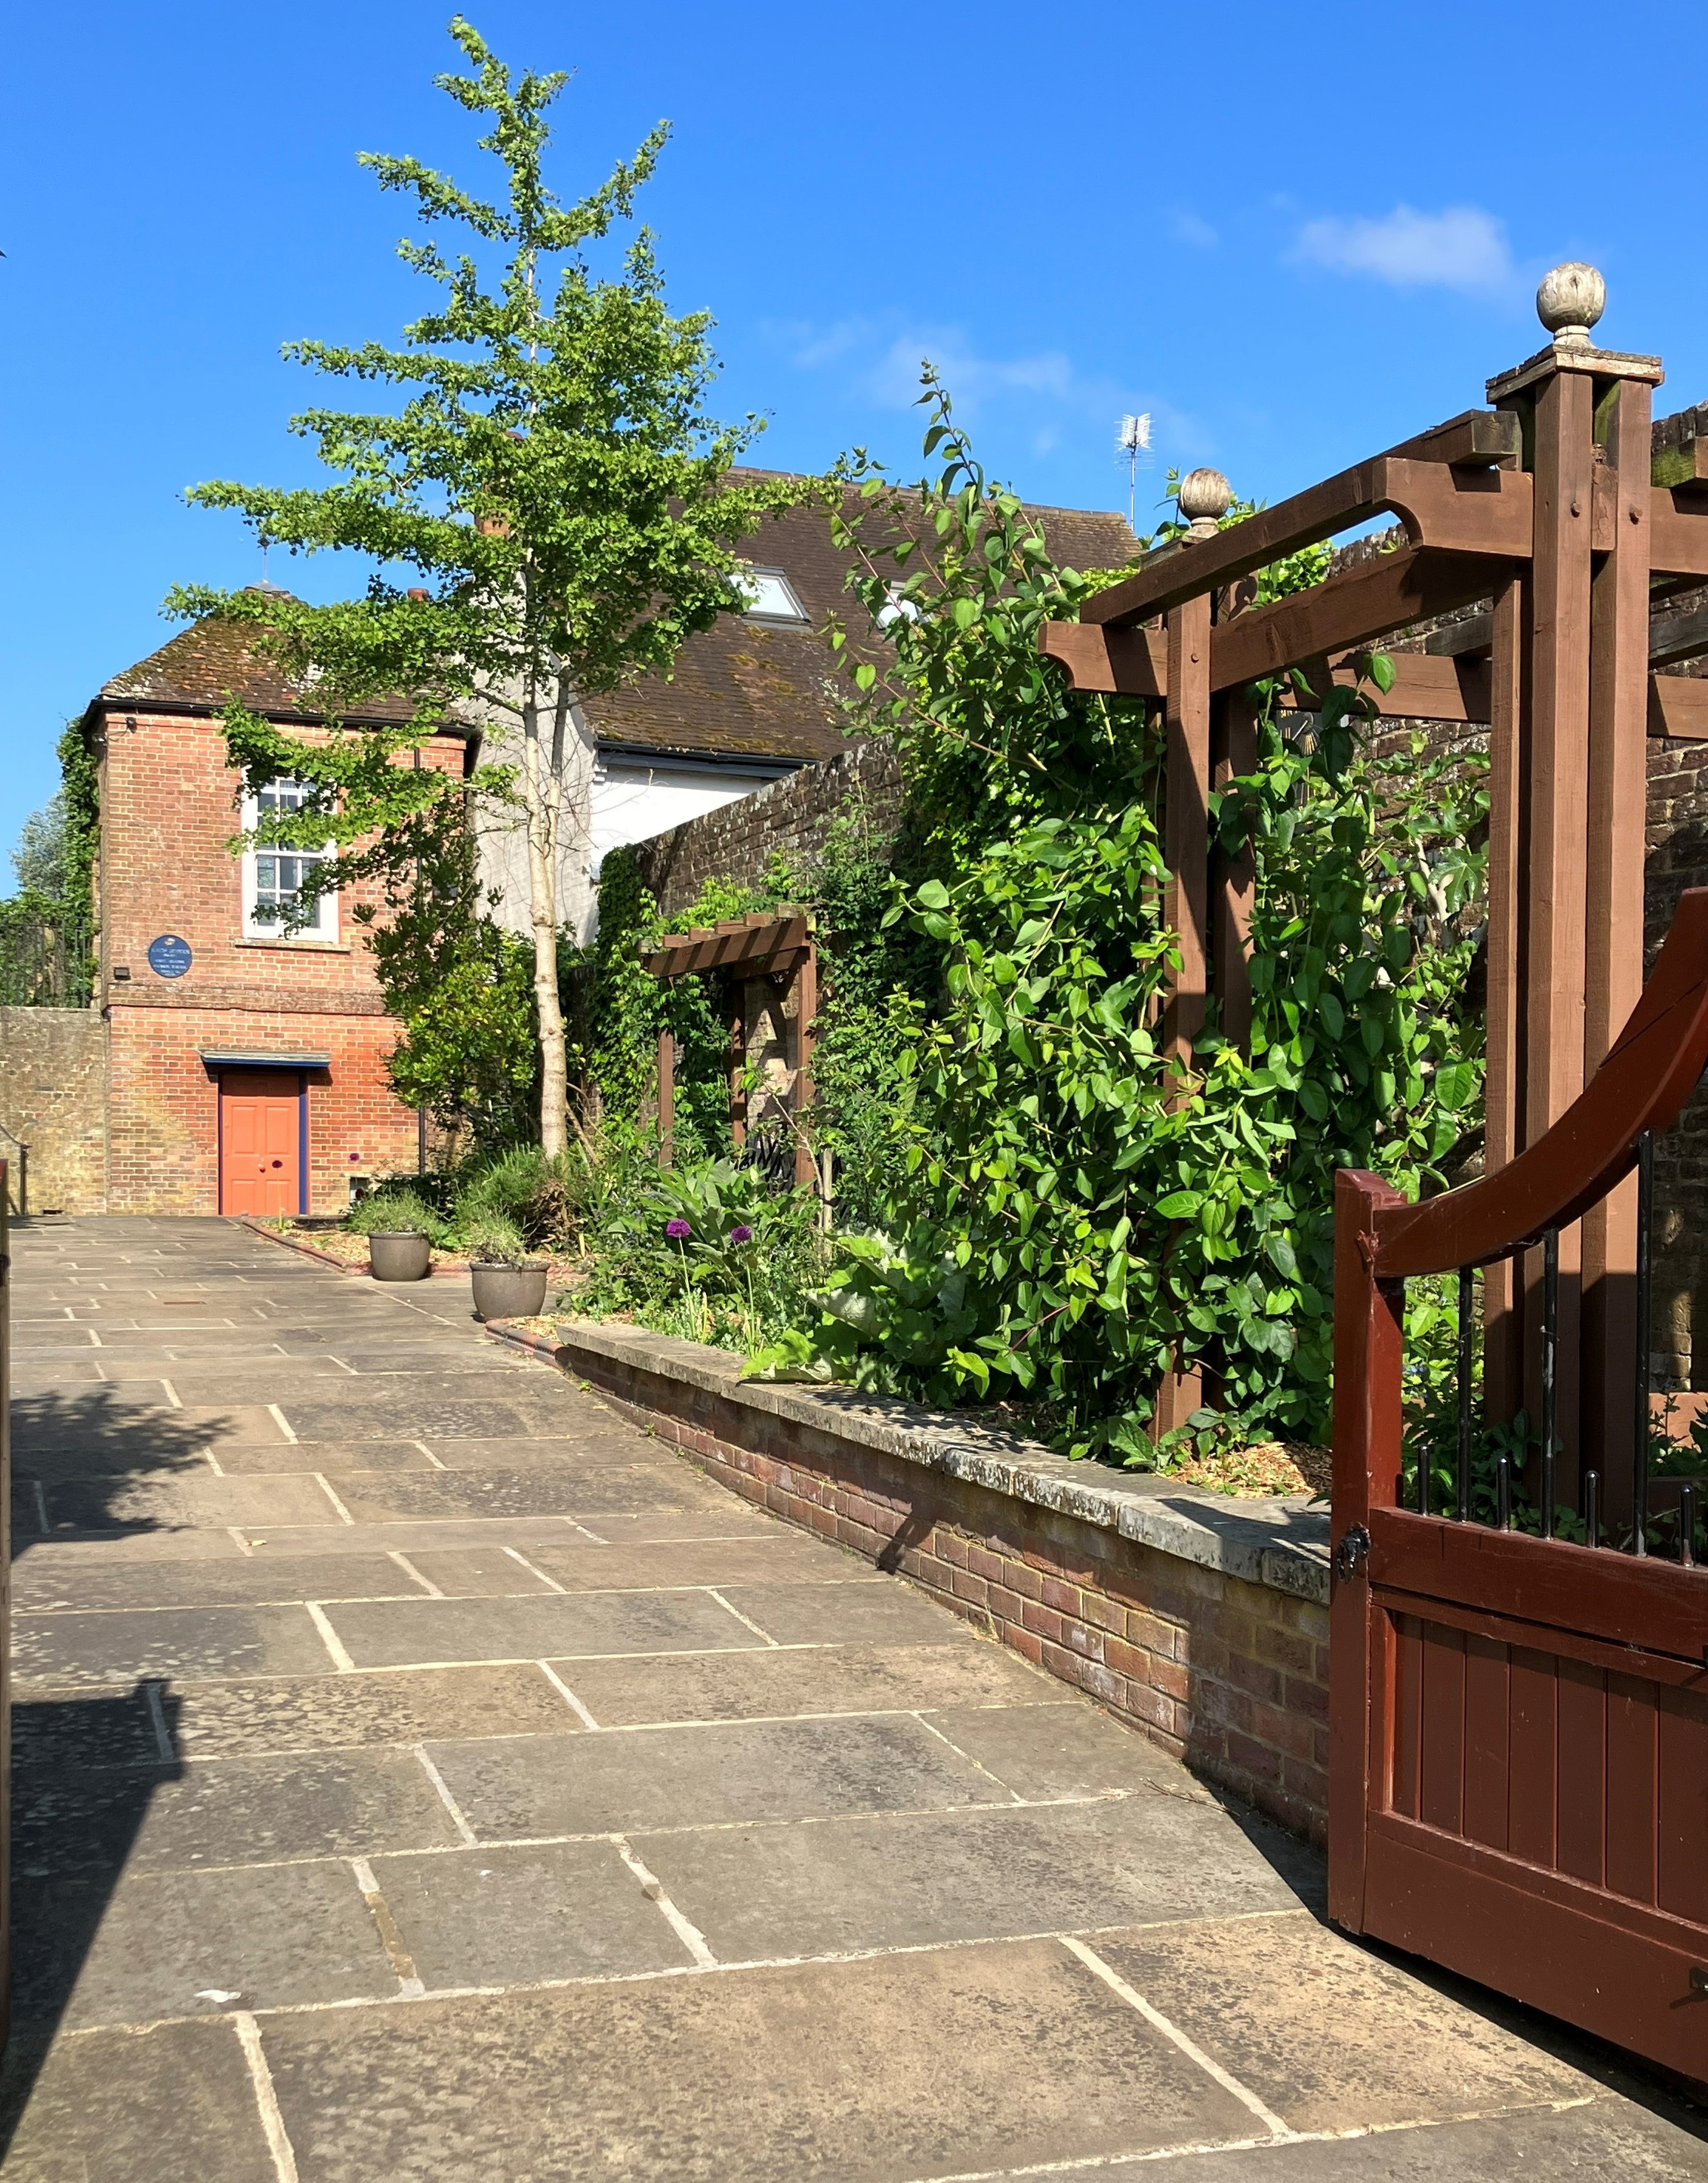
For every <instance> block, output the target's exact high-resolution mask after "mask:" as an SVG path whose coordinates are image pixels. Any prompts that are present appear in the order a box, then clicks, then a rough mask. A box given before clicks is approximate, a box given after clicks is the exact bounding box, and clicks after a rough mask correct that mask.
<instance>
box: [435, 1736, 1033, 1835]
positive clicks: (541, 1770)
mask: <svg viewBox="0 0 1708 2183" xmlns="http://www.w3.org/2000/svg"><path fill="white" fill-rule="evenodd" d="M428 1755H429V1756H430V1758H431V1759H432V1761H433V1763H434V1764H435V1766H436V1767H437V1768H438V1769H439V1771H440V1773H441V1775H442V1776H443V1777H444V1780H445V1781H446V1786H448V1787H449V1789H450V1791H451V1794H452V1797H454V1798H455V1800H456V1803H457V1809H458V1810H459V1811H460V1812H461V1813H462V1814H463V1817H464V1819H466V1820H467V1821H468V1823H469V1826H470V1827H471V1828H472V1829H473V1830H474V1833H475V1834H476V1835H477V1836H479V1837H480V1839H481V1840H482V1841H506V1840H511V1839H516V1838H519V1837H526V1836H541V1835H587V1834H607V1833H632V1832H633V1831H634V1830H636V1829H637V1828H639V1829H646V1828H651V1827H679V1826H682V1827H693V1828H696V1829H697V1828H713V1829H718V1828H724V1827H728V1826H732V1825H738V1826H739V1825H742V1824H744V1823H746V1822H748V1821H755V1822H764V1821H767V1820H775V1819H825V1818H829V1817H830V1816H831V1815H832V1814H836V1813H841V1812H889V1811H929V1810H932V1809H934V1808H940V1807H946V1808H951V1809H956V1810H958V1809H960V1808H962V1807H963V1806H968V1805H973V1804H1007V1803H1011V1802H1012V1798H1011V1797H1010V1794H1009V1792H1008V1791H1007V1789H1006V1787H1005V1786H1003V1785H1002V1784H1001V1782H1000V1781H997V1780H995V1779H994V1778H993V1777H992V1776H991V1775H989V1774H988V1773H985V1772H984V1771H983V1770H982V1769H979V1767H977V1766H975V1765H973V1764H971V1763H970V1762H969V1761H968V1760H967V1759H965V1758H962V1757H961V1755H960V1754H959V1753H957V1752H956V1751H954V1750H952V1749H951V1747H949V1746H948V1745H947V1744H946V1743H945V1742H944V1741H943V1740H942V1739H941V1738H940V1736H936V1735H934V1733H933V1732H932V1730H930V1729H929V1727H928V1726H927V1725H925V1724H924V1723H923V1721H919V1720H916V1719H912V1716H910V1715H908V1714H895V1715H892V1716H890V1717H889V1718H887V1719H877V1720H849V1719H836V1720H788V1721H757V1722H751V1721H731V1722H724V1721H719V1722H714V1723H710V1724H708V1725H705V1726H702V1727H696V1728H658V1729H646V1730H640V1731H639V1732H637V1733H636V1734H635V1735H634V1736H575V1737H569V1736H521V1737H516V1738H513V1739H512V1738H506V1739H505V1740H504V1741H491V1740H486V1739H483V1740H481V1741H478V1742H474V1743H435V1744H430V1745H429V1747H428ZM696 1838H697V1837H696Z"/></svg>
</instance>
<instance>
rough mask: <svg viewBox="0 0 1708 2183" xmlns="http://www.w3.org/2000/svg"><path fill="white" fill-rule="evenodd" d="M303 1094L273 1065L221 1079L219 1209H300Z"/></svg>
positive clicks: (264, 1211) (288, 1211)
mask: <svg viewBox="0 0 1708 2183" xmlns="http://www.w3.org/2000/svg"><path fill="white" fill-rule="evenodd" d="M301 1147H302V1094H301V1093H300V1091H298V1089H297V1079H296V1078H295V1077H293V1076H291V1075H286V1074H285V1073H284V1072H283V1071H281V1070H277V1069H228V1070H227V1071H226V1073H225V1075H224V1076H222V1077H221V1079H220V1080H219V1210H220V1211H221V1212H222V1213H261V1214H279V1213H285V1214H291V1213H300V1212H301V1211H302V1162H301Z"/></svg>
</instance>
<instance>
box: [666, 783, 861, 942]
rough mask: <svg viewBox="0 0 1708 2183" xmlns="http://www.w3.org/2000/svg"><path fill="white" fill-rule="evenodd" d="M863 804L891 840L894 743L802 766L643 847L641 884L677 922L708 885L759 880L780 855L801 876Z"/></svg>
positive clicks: (675, 827) (672, 829)
mask: <svg viewBox="0 0 1708 2183" xmlns="http://www.w3.org/2000/svg"><path fill="white" fill-rule="evenodd" d="M856 800H858V801H859V802H860V803H863V805H864V807H865V808H866V811H867V814H868V819H869V821H870V824H871V825H872V828H873V832H874V833H875V834H876V835H877V836H879V839H880V840H887V839H889V838H890V837H892V836H894V834H895V831H896V827H897V825H899V824H900V823H901V767H900V765H899V764H898V763H897V761H896V753H895V750H894V748H893V747H891V746H890V744H889V743H887V742H864V743H853V744H851V745H850V746H849V747H848V749H847V750H846V752H844V753H843V754H842V755H841V756H840V758H830V759H828V760H827V761H826V762H825V763H824V764H822V765H808V766H803V767H802V768H801V770H800V771H799V772H798V773H791V774H789V775H786V776H785V778H784V779H783V780H774V781H773V782H771V784H770V785H769V786H768V787H765V788H762V789H760V790H758V791H757V793H755V794H754V795H752V796H744V797H740V799H739V801H737V802H736V803H726V804H724V805H722V806H721V807H720V808H718V810H716V811H708V812H707V813H706V814H705V815H704V817H703V818H699V819H689V820H688V821H687V823H686V824H685V825H681V826H673V827H672V828H671V829H670V830H669V831H668V833H664V834H655V835H653V836H652V837H651V839H650V840H648V841H645V842H636V843H635V855H636V857H637V858H639V859H640V877H641V880H642V881H643V883H644V884H645V885H646V886H647V887H648V888H649V889H650V890H651V891H652V895H653V897H655V899H656V900H657V904H658V907H659V908H660V909H662V910H663V913H664V914H665V915H666V916H667V917H673V916H674V914H676V912H677V911H678V910H680V909H685V908H687V907H688V905H689V903H691V902H692V901H694V900H695V898H696V897H697V895H698V894H699V892H700V890H701V888H702V887H703V886H705V884H706V882H707V880H710V879H724V878H734V879H740V880H757V879H758V878H759V877H761V875H762V874H763V872H764V870H765V868H766V866H767V865H768V864H769V863H770V861H771V859H772V858H773V857H774V856H775V855H778V854H779V853H780V854H781V855H782V856H784V857H785V858H786V859H787V860H788V862H789V864H790V866H791V867H792V868H793V869H796V870H800V869H802V868H804V867H806V866H808V865H810V864H811V863H812V859H813V858H814V857H815V856H816V855H817V854H818V851H819V850H820V849H821V848H822V847H823V842H824V837H825V836H826V834H827V833H828V832H829V830H830V827H831V825H832V823H833V822H834V821H835V819H836V818H837V817H838V815H839V814H840V813H841V812H842V811H843V810H844V809H845V808H847V807H848V805H849V804H850V803H853V802H855V801H856Z"/></svg>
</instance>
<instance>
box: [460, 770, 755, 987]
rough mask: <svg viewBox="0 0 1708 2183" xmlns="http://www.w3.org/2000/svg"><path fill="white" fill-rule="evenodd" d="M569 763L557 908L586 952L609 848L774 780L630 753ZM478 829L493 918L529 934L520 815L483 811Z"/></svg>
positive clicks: (525, 854) (642, 837) (524, 843)
mask: <svg viewBox="0 0 1708 2183" xmlns="http://www.w3.org/2000/svg"><path fill="white" fill-rule="evenodd" d="M572 766H573V769H574V772H573V777H572V778H571V779H568V780H566V781H565V783H564V795H563V822H562V825H561V828H560V830H559V836H558V849H557V905H558V916H559V919H561V921H562V922H563V924H564V925H568V928H569V929H570V930H571V931H573V932H574V933H575V934H576V936H577V937H578V938H579V940H580V942H581V943H582V945H583V946H584V947H585V945H586V943H587V942H589V941H590V940H591V939H592V937H593V935H594V932H595V930H596V927H597V925H598V915H599V867H600V865H601V864H602V862H603V861H604V858H605V853H606V851H607V849H615V848H619V847H622V846H623V845H624V843H626V842H644V841H646V840H647V839H649V837H650V836H652V835H654V834H663V833H664V832H665V831H667V830H668V829H669V828H670V827H672V826H679V825H684V824H685V822H686V821H687V820H688V819H697V818H699V817H700V816H701V814H703V813H705V812H707V811H715V810H717V809H718V806H719V805H720V804H724V803H735V802H736V801H737V800H738V799H739V798H740V797H743V796H751V795H752V794H753V793H754V792H755V790H757V789H761V788H763V787H765V786H768V781H769V780H770V779H772V778H774V776H772V775H765V774H762V773H759V772H757V771H750V770H745V769H744V770H735V769H727V768H724V767H720V766H719V765H718V764H716V762H715V761H708V762H707V764H704V765H700V764H694V763H692V762H691V761H688V760H685V759H681V758H676V759H671V760H668V761H664V762H661V763H659V764H652V762H651V761H650V760H648V759H646V758H636V757H629V756H628V755H626V754H625V755H622V756H616V755H613V756H608V757H607V756H601V757H599V758H596V759H595V760H594V761H593V763H592V764H591V765H590V764H588V762H587V754H586V753H585V748H583V749H578V750H577V751H576V752H575V753H574V754H573V758H572ZM566 770H567V769H566ZM578 789H579V794H578V793H577V790H578ZM477 825H478V826H479V829H480V878H481V882H482V885H483V886H485V887H486V888H487V889H488V890H489V891H491V892H494V893H496V896H497V897H498V899H497V902H496V904H495V905H494V907H493V909H492V914H493V916H494V917H495V918H496V919H497V921H498V923H499V924H500V925H504V926H506V927H507V929H508V930H511V931H512V932H519V933H523V934H526V933H527V932H528V931H529V930H530V925H529V922H528V845H527V837H526V835H525V833H524V830H523V828H522V826H521V825H520V823H519V814H508V813H506V812H504V811H502V810H499V809H496V808H490V807H484V808H482V809H481V811H480V815H479V818H478V820H477Z"/></svg>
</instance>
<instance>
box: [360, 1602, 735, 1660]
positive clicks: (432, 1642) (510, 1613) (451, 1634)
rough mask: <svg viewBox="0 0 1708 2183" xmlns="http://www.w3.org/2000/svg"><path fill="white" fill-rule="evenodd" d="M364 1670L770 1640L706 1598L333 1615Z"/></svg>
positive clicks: (403, 1606)
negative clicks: (414, 1664) (413, 1664)
mask: <svg viewBox="0 0 1708 2183" xmlns="http://www.w3.org/2000/svg"><path fill="white" fill-rule="evenodd" d="M325 1612H326V1619H327V1621H328V1622H329V1623H330V1625H331V1627H332V1629H333V1631H334V1632H335V1635H336V1636H337V1638H338V1640H339V1641H340V1643H341V1644H342V1645H343V1647H345V1649H346V1651H347V1653H349V1655H350V1658H351V1660H352V1663H353V1664H354V1665H355V1666H357V1667H358V1668H385V1667H401V1666H403V1665H405V1664H408V1663H409V1662H411V1661H421V1662H428V1661H452V1660H560V1659H561V1660H569V1659H574V1658H578V1657H579V1655H581V1654H583V1653H595V1654H601V1653H683V1652H696V1653H697V1652H705V1651H708V1650H709V1651H716V1652H739V1651H742V1650H745V1649H746V1648H749V1647H755V1646H760V1645H762V1644H763V1643H764V1642H765V1640H764V1638H763V1637H762V1636H760V1635H759V1634H758V1632H757V1631H756V1630H750V1629H749V1628H748V1627H747V1625H746V1624H745V1623H744V1622H742V1621H741V1620H740V1619H739V1618H738V1617H737V1616H736V1615H735V1614H732V1613H731V1612H730V1610H729V1608H727V1607H725V1606H724V1605H723V1604H722V1603H721V1602H720V1601H718V1600H717V1599H715V1598H713V1596H712V1594H711V1593H710V1592H705V1591H639V1592H633V1591H618V1592H593V1593H575V1594H568V1593H562V1592H548V1593H546V1594H545V1595H544V1596H543V1597H537V1598H532V1599H492V1600H460V1599H423V1600H395V1601H385V1602H379V1603H374V1604H372V1605H358V1606H350V1605H347V1604H343V1603H340V1604H335V1605H334V1606H331V1607H329V1608H327V1609H326V1611H325Z"/></svg>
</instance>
